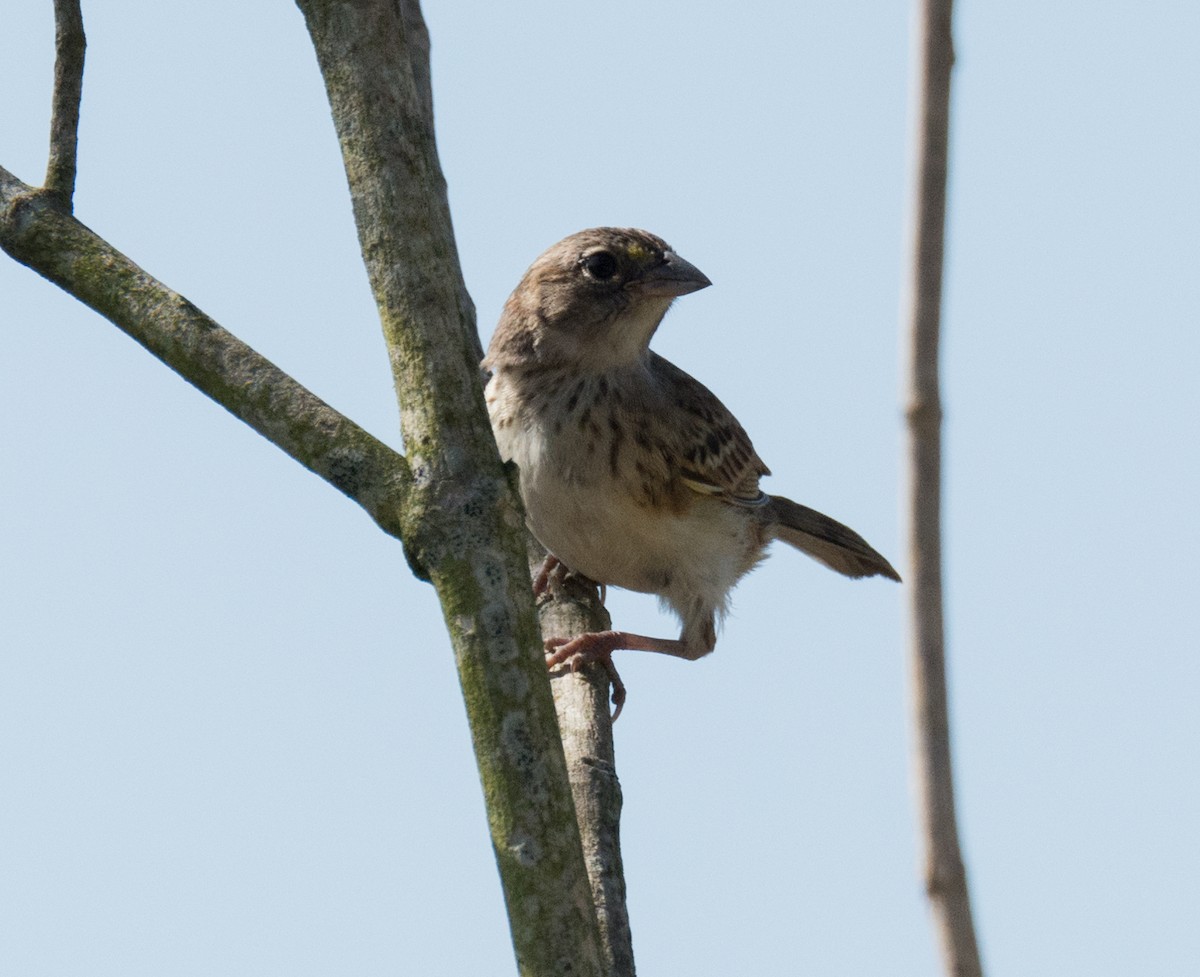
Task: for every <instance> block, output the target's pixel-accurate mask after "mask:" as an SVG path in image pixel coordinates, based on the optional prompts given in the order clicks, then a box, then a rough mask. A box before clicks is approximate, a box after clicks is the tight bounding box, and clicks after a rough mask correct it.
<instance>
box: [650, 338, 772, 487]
mask: <svg viewBox="0 0 1200 977" xmlns="http://www.w3.org/2000/svg"><path fill="white" fill-rule="evenodd" d="M650 356H651V361H650V369H651V371H652V372H653V373H654V374H655V376H656V377H657V378H658V380H659V383H660V386H661V389H662V390H663V391H664V393H665V394H666V396H667V397H668V398H669V401H670V405H669V406H670V407H671V408H673V410H672V415H673V416H672V427H673V428H675V430H673V431H672V435H673V440H675V441H676V448H677V451H676V452H673V454H674V455H675V457H677V458H678V463H679V471H678V476H679V478H680V480H681V481H682V482H683V484H684V485H686V486H687V487H688V488H689V489H691V490H692V491H693V492H696V493H698V494H700V495H707V496H711V497H713V498H718V499H721V500H722V501H725V502H729V503H732V504H734V505H744V506H758V505H765V504H766V502H767V496H766V495H764V494H763V492H762V491H761V490H760V489H759V487H758V480H759V478H761V477H762V476H763V475H770V474H771V472H770V470H769V469H768V468H767V466H766V465H765V464H763V460H762V459H761V458H759V457H758V454H757V453H756V452H755V450H754V445H753V444H751V443H750V437H749V435H747V434H746V432H745V430H743V428H742V425H741V424H739V423H738V421H737V418H736V417H734V416H733V414H731V413H730V412H729V409H728V408H727V407H726V406H725V405H724V404H722V403H721V402H720V401H719V400H718V399H717V397H716V395H715V394H714V393H713V392H712V391H711V390H709V389H708V388H707V387H706V386H704V384H702V383H701V382H700V381H699V380H696V379H695V378H694V377H691V376H689V375H688V374H686V373H684V372H683V370H681V369H679V367H677V366H675V365H674V364H673V363H670V362H669V361H667V360H665V359H663V358H662V357H661V356H658V355H657V354H655V353H651V354H650ZM676 411H678V412H679V413H676Z"/></svg>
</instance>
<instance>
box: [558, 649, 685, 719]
mask: <svg viewBox="0 0 1200 977" xmlns="http://www.w3.org/2000/svg"><path fill="white" fill-rule="evenodd" d="M545 645H546V666H547V667H548V668H557V667H558V666H559V665H564V664H569V665H570V666H571V671H573V672H576V671H578V670H579V669H580V668H581V667H583V666H584V665H587V664H590V663H591V662H600V663H601V664H602V665H603V666H604V670H605V671H606V672H607V673H608V677H609V680H610V681H611V682H612V701H613V705H614V706H616V710H615V711H614V712H613V722H616V719H617V717H618V716H619V715H621V708H622V707H623V706H624V705H625V683H624V682H622V681H621V676H620V675H618V674H617V667H616V666H615V665H614V664H613V660H612V654H613V652H614V651H621V650H626V651H656V652H659V653H660V654H663V655H671V656H673V657H675V658H686V659H688V660H689V661H694V660H695V659H697V658H699V657H701V656H702V655H704V654H706V653H707V649H697V648H693V647H691V646H689V645H688V644H687V643H686V642H684V641H682V640H680V639H679V638H649V637H647V636H646V635H644V634H631V633H630V632H629V631H588V632H585V633H584V634H577V635H575V637H573V638H547V639H546V641H545Z"/></svg>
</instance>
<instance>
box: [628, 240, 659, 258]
mask: <svg viewBox="0 0 1200 977" xmlns="http://www.w3.org/2000/svg"><path fill="white" fill-rule="evenodd" d="M625 253H626V254H627V255H629V257H631V258H632V259H633V260H634V261H647V260H649V259H650V258H651V257H653V255H652V253H651V251H650V249H649V248H648V247H646V246H645V245H644V244H641V243H639V242H637V241H630V242H629V244H627V245H626V246H625Z"/></svg>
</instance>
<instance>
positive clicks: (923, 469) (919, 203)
mask: <svg viewBox="0 0 1200 977" xmlns="http://www.w3.org/2000/svg"><path fill="white" fill-rule="evenodd" d="M951 7H952V3H951V0H922V2H921V3H920V4H919V5H918V18H919V21H918V28H917V29H918V47H917V51H918V72H919V74H918V80H917V86H916V101H915V104H914V117H915V122H916V133H915V136H916V138H915V143H914V164H913V168H914V187H913V216H912V238H911V241H910V256H909V269H910V281H909V313H908V319H909V321H908V330H909V331H908V341H909V342H908V356H909V364H908V403H907V405H906V416H907V420H908V455H909V479H908V491H909V498H908V510H909V513H910V524H909V570H908V581H909V582H908V597H909V670H910V688H911V695H912V714H913V727H914V750H913V760H914V776H915V780H916V793H917V800H918V806H919V814H920V820H921V828H922V838H923V844H924V861H925V866H924V876H925V888H926V892H927V894H928V897H929V901H930V906H931V908H932V909H933V914H934V921H935V927H936V930H937V936H938V939H939V943H940V945H941V950H942V962H943V967H944V969H945V972H946V974H948V975H954V977H979V975H982V973H983V967H982V964H981V962H980V956H979V946H978V943H977V940H976V937H975V926H974V922H973V921H972V917H971V901H970V892H969V890H968V887H967V873H966V868H965V866H964V864H963V859H962V853H961V850H960V846H959V841H958V825H957V818H956V814H955V805H954V778H953V768H952V763H951V753H950V718H949V711H950V710H949V702H948V694H947V687H946V649H945V633H944V627H943V618H942V567H941V550H942V541H941V421H942V407H941V396H940V393H939V385H938V343H939V334H940V330H941V291H942V266H943V251H944V247H945V224H946V172H947V158H948V147H949V130H950V74H951V69H952V67H953V64H954V49H953V43H952V37H951Z"/></svg>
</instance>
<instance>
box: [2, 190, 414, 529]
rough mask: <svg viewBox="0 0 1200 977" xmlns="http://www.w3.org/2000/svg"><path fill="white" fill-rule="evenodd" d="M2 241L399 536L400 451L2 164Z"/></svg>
mask: <svg viewBox="0 0 1200 977" xmlns="http://www.w3.org/2000/svg"><path fill="white" fill-rule="evenodd" d="M0 247H2V248H3V249H4V250H5V251H6V252H7V253H8V254H9V255H11V256H12V257H13V258H15V259H16V260H17V261H19V262H21V264H23V265H27V266H28V267H30V268H32V269H33V270H34V271H36V272H37V273H38V274H39V275H42V276H44V277H45V278H48V279H49V280H50V281H52V282H54V284H56V285H58V286H59V287H60V288H62V289H63V290H64V291H66V292H67V293H69V294H70V295H73V296H75V298H77V299H79V301H81V302H83V303H84V304H85V305H87V306H89V307H91V308H92V309H95V310H96V311H97V312H99V313H100V314H101V315H102V316H104V317H105V318H106V319H108V320H109V321H110V322H112V323H113V324H114V325H116V326H118V327H120V328H121V329H122V330H123V331H124V332H126V333H127V334H128V335H130V336H131V337H133V338H134V339H135V340H137V341H138V342H139V343H141V345H142V346H144V347H145V348H146V349H148V350H149V351H150V352H151V353H153V354H154V355H155V356H157V357H158V358H159V359H160V360H162V361H163V362H164V363H166V364H167V366H169V367H171V369H173V370H174V371H175V372H176V373H178V374H179V375H180V376H182V377H183V378H184V379H185V380H187V381H188V382H189V383H191V384H193V385H194V386H196V387H197V388H199V389H200V390H201V391H202V392H203V393H205V394H207V395H208V396H209V397H211V398H212V399H213V400H215V401H216V402H217V403H219V404H220V405H221V406H222V407H224V408H225V409H226V410H228V411H229V412H230V413H231V414H233V415H234V416H235V417H238V418H240V419H241V420H243V421H245V422H246V423H247V424H249V425H250V426H251V427H252V428H254V430H256V431H257V432H258V433H259V434H261V435H262V436H263V437H265V438H267V440H269V441H271V442H273V443H274V444H276V445H277V446H278V447H280V448H281V449H283V451H285V452H286V453H287V454H289V455H291V457H293V458H295V459H296V461H298V462H300V464H302V465H303V466H304V467H305V468H307V469H309V471H312V472H314V473H316V474H317V475H320V476H321V477H322V478H323V479H325V480H326V481H327V482H329V483H330V484H331V485H332V486H333V487H334V488H336V489H337V490H338V491H340V492H343V493H345V494H346V495H348V496H349V497H350V498H351V499H353V500H354V501H355V502H357V503H358V504H359V505H361V506H362V507H363V508H364V509H365V510H366V511H367V513H368V514H369V515H370V516H371V518H373V519H374V520H375V521H376V522H377V523H378V524H379V525H380V527H381V528H382V529H383V530H384V531H385V532H387V533H389V534H391V535H393V536H399V535H400V513H401V511H402V508H403V506H404V503H405V501H406V499H407V496H408V492H409V487H410V484H411V476H410V474H409V471H408V466H407V464H406V463H405V460H404V458H403V457H402V456H401V455H398V454H397V453H396V452H395V451H393V450H392V449H391V448H389V447H388V446H387V445H385V444H383V443H382V442H381V441H378V440H377V439H375V438H374V437H372V436H371V435H370V434H368V433H367V432H366V431H364V430H363V429H362V428H360V427H359V426H358V425H357V424H355V423H354V422H353V421H351V420H349V419H348V418H346V417H343V416H342V415H341V414H339V413H338V412H337V411H335V410H334V409H333V408H332V407H330V406H329V405H328V404H326V403H325V402H324V401H323V400H321V399H320V398H319V397H317V396H316V395H315V394H313V393H312V392H311V391H309V390H307V389H306V388H305V387H302V386H301V385H300V384H299V383H297V382H296V381H295V380H293V379H292V378H291V377H290V376H288V375H287V374H286V373H284V372H283V371H282V370H280V369H279V368H278V367H277V366H275V365H274V364H273V363H271V362H270V361H269V360H267V359H266V358H265V357H263V356H261V355H260V354H258V353H257V352H255V351H254V350H253V349H251V348H250V347H249V346H247V345H246V344H245V343H243V342H242V341H241V340H239V339H238V338H237V337H236V336H233V335H231V334H230V333H229V332H227V331H226V330H224V329H222V328H221V327H220V326H219V325H217V323H215V322H214V321H213V320H212V319H210V318H209V317H208V316H206V315H205V314H204V313H203V312H201V311H200V310H199V309H197V308H196V307H195V306H194V305H192V303H191V302H189V301H188V300H187V299H185V298H184V297H183V296H182V295H179V294H178V293H177V292H173V291H171V289H169V288H167V286H166V285H164V284H163V283H162V282H160V281H157V280H156V279H154V278H152V277H151V276H150V275H148V274H146V272H144V271H143V270H142V269H141V268H139V267H138V266H137V265H135V264H134V263H133V262H132V261H130V260H129V259H128V258H127V257H125V255H123V254H121V253H120V252H119V251H117V250H116V249H115V248H113V247H112V245H110V244H108V242H106V241H104V240H103V239H101V238H100V237H98V236H97V235H96V234H95V233H94V232H92V231H91V230H89V229H88V228H87V227H85V226H84V225H83V224H81V223H79V221H77V220H75V218H74V217H71V216H69V215H67V214H65V213H63V212H62V210H61V209H60V208H59V207H57V206H56V205H54V204H52V203H51V202H50V201H48V200H47V198H46V194H45V192H44V191H42V190H38V189H36V188H34V187H30V186H27V185H26V184H25V183H23V182H21V181H20V180H19V179H17V178H16V177H15V176H13V175H12V174H11V173H9V172H8V171H7V170H5V169H4V168H2V167H0Z"/></svg>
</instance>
